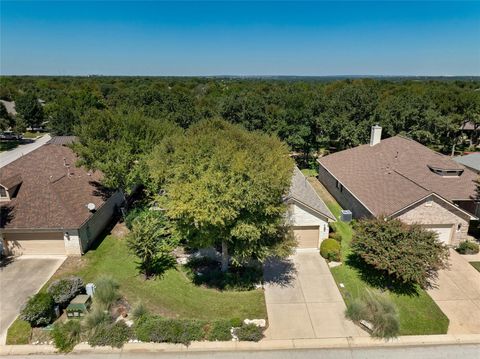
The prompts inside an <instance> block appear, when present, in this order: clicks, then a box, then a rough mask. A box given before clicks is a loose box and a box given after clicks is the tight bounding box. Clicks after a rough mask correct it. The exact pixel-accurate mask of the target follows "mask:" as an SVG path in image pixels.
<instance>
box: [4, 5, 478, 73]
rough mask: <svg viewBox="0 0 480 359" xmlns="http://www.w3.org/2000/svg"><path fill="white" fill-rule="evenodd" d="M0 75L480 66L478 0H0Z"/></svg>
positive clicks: (458, 69)
mask: <svg viewBox="0 0 480 359" xmlns="http://www.w3.org/2000/svg"><path fill="white" fill-rule="evenodd" d="M0 6H1V12H0V13H1V15H0V16H1V19H0V20H1V24H0V30H1V34H0V36H1V43H0V51H1V54H0V57H1V58H0V60H1V63H0V73H1V74H51V75H85V74H104V75H342V74H343V75H480V2H477V1H471V2H459V1H456V2H446V1H442V2H412V1H410V2H393V1H384V2H360V1H356V2H340V1H337V2H273V1H270V2H232V1H228V2H209V3H204V2H176V3H167V2H154V1H151V2H126V1H122V2H116V1H106V2H74V1H64V2H60V1H56V2H40V1H4V0H1V5H0Z"/></svg>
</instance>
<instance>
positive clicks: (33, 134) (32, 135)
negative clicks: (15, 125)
mask: <svg viewBox="0 0 480 359" xmlns="http://www.w3.org/2000/svg"><path fill="white" fill-rule="evenodd" d="M42 134H43V133H42V132H30V131H27V132H24V134H23V138H37V137H38V136H41V135H42Z"/></svg>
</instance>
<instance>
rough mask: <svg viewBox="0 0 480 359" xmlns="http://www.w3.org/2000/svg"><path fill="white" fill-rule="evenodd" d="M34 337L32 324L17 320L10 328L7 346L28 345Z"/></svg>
mask: <svg viewBox="0 0 480 359" xmlns="http://www.w3.org/2000/svg"><path fill="white" fill-rule="evenodd" d="M31 335H32V327H31V326H30V324H29V323H28V322H26V321H24V320H21V319H20V318H17V319H16V320H15V321H14V322H13V323H12V325H10V327H9V328H8V332H7V341H6V342H7V345H19V344H28V343H29V341H30V337H31Z"/></svg>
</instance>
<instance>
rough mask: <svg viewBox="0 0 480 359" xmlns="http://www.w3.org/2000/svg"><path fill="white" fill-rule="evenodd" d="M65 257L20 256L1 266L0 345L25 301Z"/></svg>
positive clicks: (48, 277) (47, 278) (46, 279)
mask: <svg viewBox="0 0 480 359" xmlns="http://www.w3.org/2000/svg"><path fill="white" fill-rule="evenodd" d="M65 258H66V257H65V256H48V257H47V256H45V257H41V256H21V257H18V258H16V259H15V260H14V261H13V262H11V263H8V264H6V265H4V266H2V267H0V345H3V344H4V343H5V339H6V334H7V329H8V327H9V326H10V324H12V322H13V321H14V320H15V318H16V317H17V316H18V314H19V312H20V308H21V307H22V305H23V303H25V301H26V300H27V298H28V297H29V296H31V295H33V294H35V293H36V292H38V290H39V289H40V288H42V286H43V285H44V284H45V283H46V282H47V281H48V280H49V279H50V277H51V276H52V275H53V273H55V271H56V270H57V269H58V267H60V265H61V264H62V263H63V261H64V260H65Z"/></svg>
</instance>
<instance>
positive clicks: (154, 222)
mask: <svg viewBox="0 0 480 359" xmlns="http://www.w3.org/2000/svg"><path fill="white" fill-rule="evenodd" d="M127 245H128V248H129V249H130V250H131V251H132V252H133V253H134V254H135V256H137V257H138V258H139V259H140V264H139V268H140V270H141V272H142V273H144V274H145V276H146V277H147V278H148V277H150V276H152V275H153V274H159V273H161V272H162V271H164V270H165V269H166V268H167V267H169V266H170V265H171V264H172V262H173V257H172V251H173V250H174V249H175V247H176V246H177V245H178V240H177V239H176V236H175V235H174V233H173V231H172V227H171V225H170V222H169V221H168V219H167V218H166V216H165V215H164V213H163V212H161V211H153V210H145V211H144V212H143V213H142V214H141V215H139V216H138V217H137V218H135V220H134V221H133V226H132V231H131V232H130V234H129V235H128V238H127Z"/></svg>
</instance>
